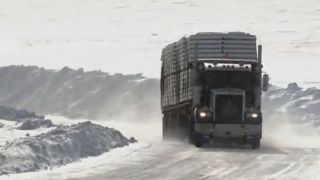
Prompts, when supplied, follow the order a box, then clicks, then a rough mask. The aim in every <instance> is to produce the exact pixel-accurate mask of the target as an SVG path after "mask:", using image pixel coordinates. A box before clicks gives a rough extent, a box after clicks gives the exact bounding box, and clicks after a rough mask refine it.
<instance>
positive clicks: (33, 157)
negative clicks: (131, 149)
mask: <svg viewBox="0 0 320 180" xmlns="http://www.w3.org/2000/svg"><path fill="white" fill-rule="evenodd" d="M133 142H136V140H135V139H134V138H131V139H130V140H129V139H127V138H126V137H124V136H123V135H122V134H121V133H120V132H119V131H117V130H115V129H113V128H105V127H102V126H100V125H96V124H92V123H91V122H83V123H79V124H76V125H72V126H60V127H57V128H56V129H54V130H52V131H49V132H48V133H43V134H40V135H37V136H31V137H25V138H21V139H17V140H15V141H13V142H11V143H7V144H6V145H5V146H4V147H3V149H0V157H2V158H1V160H0V174H6V173H9V174H10V173H20V172H27V171H36V170H39V169H47V168H48V167H49V168H50V167H52V166H62V165H65V164H67V163H71V162H74V161H77V160H79V159H81V158H85V157H88V156H98V155H100V154H102V153H104V152H107V151H109V150H110V149H113V148H117V147H123V146H127V145H128V144H129V143H133Z"/></svg>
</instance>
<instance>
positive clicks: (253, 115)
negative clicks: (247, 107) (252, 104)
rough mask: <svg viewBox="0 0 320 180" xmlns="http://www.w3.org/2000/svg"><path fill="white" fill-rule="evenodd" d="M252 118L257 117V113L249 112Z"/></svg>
mask: <svg viewBox="0 0 320 180" xmlns="http://www.w3.org/2000/svg"><path fill="white" fill-rule="evenodd" d="M250 116H251V117H252V118H258V116H259V115H258V113H251V115H250Z"/></svg>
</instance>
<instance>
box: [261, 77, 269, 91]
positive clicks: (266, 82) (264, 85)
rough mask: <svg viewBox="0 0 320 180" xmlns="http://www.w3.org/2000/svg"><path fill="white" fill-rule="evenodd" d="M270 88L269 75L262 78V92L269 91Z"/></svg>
mask: <svg viewBox="0 0 320 180" xmlns="http://www.w3.org/2000/svg"><path fill="white" fill-rule="evenodd" d="M268 88H269V75H268V74H267V73H265V74H263V76H262V90H263V91H268Z"/></svg>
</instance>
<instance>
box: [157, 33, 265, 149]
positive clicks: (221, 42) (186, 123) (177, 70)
mask: <svg viewBox="0 0 320 180" xmlns="http://www.w3.org/2000/svg"><path fill="white" fill-rule="evenodd" d="M256 39H257V38H256V36H255V35H251V34H249V33H245V32H228V33H224V32H201V33H197V34H194V35H191V36H189V37H183V38H181V39H180V40H178V41H176V42H173V43H171V44H169V45H167V46H166V47H164V48H163V50H162V54H161V62H162V65H161V79H160V89H161V90H160V92H161V110H162V114H163V118H162V130H163V139H164V140H167V139H171V138H179V139H187V140H189V141H190V142H192V143H193V144H194V145H195V146H197V147H201V146H202V145H204V144H208V143H212V144H223V145H225V144H237V145H247V146H249V147H252V148H253V149H258V148H259V147H260V140H261V138H262V112H261V94H262V91H266V90H267V89H268V82H269V76H268V75H267V74H266V73H265V72H263V71H262V67H263V66H262V46H261V45H258V46H257V43H256V41H257V40H256Z"/></svg>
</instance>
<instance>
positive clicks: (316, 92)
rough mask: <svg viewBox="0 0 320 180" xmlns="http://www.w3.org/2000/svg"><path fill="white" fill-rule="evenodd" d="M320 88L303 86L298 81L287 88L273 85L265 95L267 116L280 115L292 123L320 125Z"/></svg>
mask: <svg viewBox="0 0 320 180" xmlns="http://www.w3.org/2000/svg"><path fill="white" fill-rule="evenodd" d="M319 109H320V89H317V88H315V87H314V88H301V87H299V86H298V84H296V83H291V84H289V85H288V86H287V87H286V88H279V87H274V86H273V87H271V88H270V90H269V91H267V92H266V93H264V96H263V110H264V114H265V115H266V117H268V116H275V115H276V116H278V117H281V118H284V119H287V120H288V119H289V121H290V122H291V123H298V124H310V125H312V126H315V127H320V111H319Z"/></svg>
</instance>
